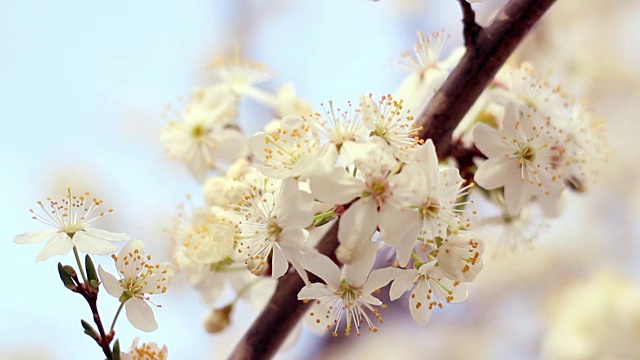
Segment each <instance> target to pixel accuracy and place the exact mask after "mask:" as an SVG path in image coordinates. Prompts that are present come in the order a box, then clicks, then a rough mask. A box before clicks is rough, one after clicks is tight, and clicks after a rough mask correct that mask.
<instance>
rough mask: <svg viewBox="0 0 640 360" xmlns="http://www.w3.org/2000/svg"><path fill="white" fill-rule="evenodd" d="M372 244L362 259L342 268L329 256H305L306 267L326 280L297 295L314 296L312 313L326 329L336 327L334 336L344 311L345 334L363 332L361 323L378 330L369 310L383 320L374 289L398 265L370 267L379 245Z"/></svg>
mask: <svg viewBox="0 0 640 360" xmlns="http://www.w3.org/2000/svg"><path fill="white" fill-rule="evenodd" d="M370 245H371V246H370V247H369V249H368V250H367V251H366V252H367V255H365V256H363V258H362V260H361V261H360V262H358V263H356V264H353V265H345V266H344V267H343V268H342V270H340V268H339V267H338V266H337V265H336V264H335V263H333V261H331V260H330V259H329V258H328V257H326V256H316V257H314V258H313V259H305V260H306V261H305V268H306V269H308V270H309V271H310V272H312V273H314V274H316V275H318V276H319V277H320V278H321V279H322V280H323V281H324V282H325V284H322V283H313V284H307V285H306V286H305V287H304V288H302V289H301V290H300V292H299V293H298V299H299V300H303V301H310V300H315V303H316V305H317V306H315V307H314V308H313V310H312V311H311V313H310V315H311V316H312V317H314V318H315V322H316V323H317V324H320V325H324V326H326V328H327V329H331V328H334V331H333V335H334V336H337V335H338V329H339V327H340V324H341V322H342V319H343V315H344V318H345V321H346V325H345V330H344V331H345V335H346V336H349V335H350V334H351V332H352V331H354V330H355V331H356V333H357V334H360V327H361V325H365V326H367V328H368V329H369V330H370V331H374V332H375V331H377V330H378V328H377V327H376V326H375V325H374V324H373V322H372V320H371V318H370V315H369V313H368V312H370V313H371V314H373V316H375V317H376V318H378V319H380V320H382V317H381V315H380V313H379V310H378V309H377V308H375V307H376V306H381V305H382V302H381V301H380V300H379V299H378V298H376V297H375V296H373V295H372V293H373V292H374V291H376V290H378V289H380V288H381V287H383V286H385V285H386V284H388V283H389V281H391V280H392V279H393V277H394V274H395V273H396V272H397V271H398V269H395V268H384V269H378V270H374V271H371V266H372V265H373V261H374V260H375V254H376V250H377V246H376V245H375V244H370ZM363 323H364V324H363Z"/></svg>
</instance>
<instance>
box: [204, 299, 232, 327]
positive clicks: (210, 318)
mask: <svg viewBox="0 0 640 360" xmlns="http://www.w3.org/2000/svg"><path fill="white" fill-rule="evenodd" d="M231 309H233V304H229V305H227V306H225V307H223V308H220V309H213V310H211V312H209V315H207V317H205V319H204V329H205V330H206V331H207V332H209V333H211V334H217V333H219V332H221V331H223V330H224V329H226V328H227V327H229V325H231V317H230V316H229V315H230V314H231Z"/></svg>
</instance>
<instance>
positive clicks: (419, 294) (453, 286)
mask: <svg viewBox="0 0 640 360" xmlns="http://www.w3.org/2000/svg"><path fill="white" fill-rule="evenodd" d="M402 271H403V273H401V274H399V275H398V274H396V277H395V279H394V281H393V283H392V284H391V289H389V297H390V299H391V301H394V300H396V299H398V298H399V297H400V296H401V295H402V294H403V293H404V292H406V291H408V290H410V289H412V288H413V291H411V295H410V296H409V312H410V313H411V316H412V317H413V319H414V320H415V321H416V322H417V323H418V324H421V325H425V324H427V323H428V322H429V319H430V318H431V313H432V311H433V309H435V308H436V307H439V308H442V306H443V305H442V302H443V301H444V302H447V303H459V302H462V301H464V300H466V299H467V296H468V293H467V287H466V285H465V283H461V282H460V281H457V280H456V281H454V280H450V279H448V278H447V277H445V276H444V274H443V273H442V271H441V269H440V268H439V267H437V266H436V264H435V262H434V261H432V262H428V263H426V264H421V265H420V267H419V268H418V269H417V270H416V269H407V270H402Z"/></svg>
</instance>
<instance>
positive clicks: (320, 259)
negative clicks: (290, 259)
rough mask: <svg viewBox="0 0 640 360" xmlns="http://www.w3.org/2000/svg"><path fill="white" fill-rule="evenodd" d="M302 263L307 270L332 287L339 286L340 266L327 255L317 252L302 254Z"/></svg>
mask: <svg viewBox="0 0 640 360" xmlns="http://www.w3.org/2000/svg"><path fill="white" fill-rule="evenodd" d="M302 260H303V261H302V264H303V266H304V268H305V269H307V270H308V271H309V272H311V273H313V274H316V275H317V276H318V277H319V278H321V279H322V280H324V282H325V283H326V284H327V285H329V286H331V287H332V288H334V289H337V288H338V287H340V275H341V273H340V268H339V267H338V265H336V264H335V263H334V262H333V261H332V260H331V259H329V257H327V256H325V255H322V254H320V253H317V252H309V253H306V254H304V256H303V258H302Z"/></svg>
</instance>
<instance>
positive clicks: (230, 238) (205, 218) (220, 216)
mask: <svg viewBox="0 0 640 360" xmlns="http://www.w3.org/2000/svg"><path fill="white" fill-rule="evenodd" d="M232 215H234V214H231V213H228V212H225V211H223V210H222V209H220V208H217V207H213V208H197V209H194V210H193V213H192V214H191V216H190V217H186V216H185V214H182V213H180V214H179V218H178V220H179V221H178V222H177V224H176V228H175V229H173V230H172V233H173V235H174V237H175V241H176V242H177V243H180V244H182V250H183V251H184V254H185V255H186V256H188V257H189V258H191V259H192V260H193V261H195V262H197V263H199V264H213V263H216V262H218V261H222V260H224V259H225V258H227V257H229V256H230V255H231V254H232V252H233V248H234V236H235V223H234V221H233V220H232Z"/></svg>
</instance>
